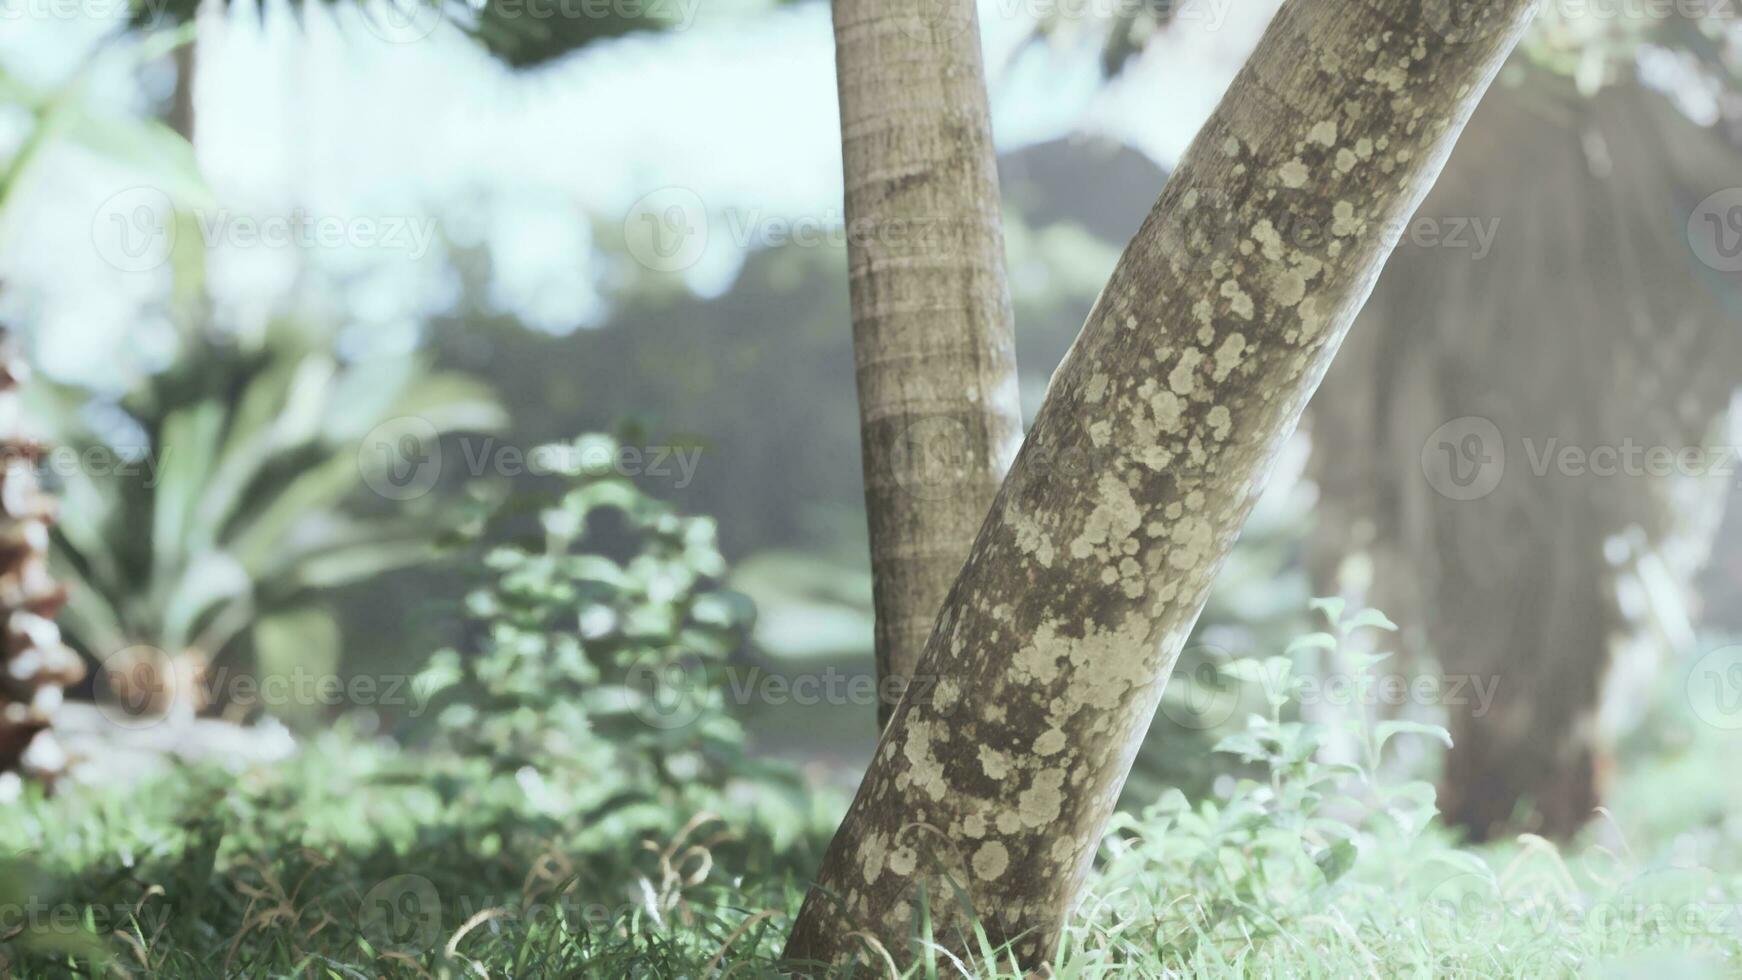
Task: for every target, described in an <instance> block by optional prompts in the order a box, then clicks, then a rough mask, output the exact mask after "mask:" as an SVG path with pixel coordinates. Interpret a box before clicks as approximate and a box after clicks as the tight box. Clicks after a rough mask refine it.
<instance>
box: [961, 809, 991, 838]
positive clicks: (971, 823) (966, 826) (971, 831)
mask: <svg viewBox="0 0 1742 980" xmlns="http://www.w3.org/2000/svg"><path fill="white" fill-rule="evenodd" d="M962 833H964V834H966V835H968V836H969V837H972V838H974V839H975V840H979V839H980V838H982V837H984V836H986V818H985V817H983V816H981V815H980V814H978V813H970V814H968V815H967V816H966V817H964V818H963V819H962Z"/></svg>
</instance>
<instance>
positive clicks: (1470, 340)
mask: <svg viewBox="0 0 1742 980" xmlns="http://www.w3.org/2000/svg"><path fill="white" fill-rule="evenodd" d="M1527 78H1528V82H1527V83H1526V84H1523V85H1520V86H1518V87H1517V88H1509V89H1507V90H1506V91H1496V92H1495V93H1494V94H1493V96H1491V97H1490V98H1489V99H1488V100H1486V101H1485V102H1484V103H1483V105H1482V107H1481V109H1479V110H1478V111H1477V112H1476V114H1475V117H1474V118H1473V119H1472V120H1471V122H1470V126H1469V129H1468V130H1467V131H1466V132H1465V134H1464V138H1463V140H1462V141H1461V142H1460V143H1459V144H1458V150H1457V152H1456V153H1454V154H1453V155H1452V158H1451V160H1450V162H1449V163H1448V164H1447V165H1446V170H1445V173H1444V174H1443V175H1442V176H1441V178H1440V181H1439V183H1438V185H1437V186H1436V187H1435V188H1434V191H1433V193H1432V194H1431V195H1429V196H1428V198H1427V201H1426V203H1425V204H1424V205H1423V207H1422V210H1421V214H1420V216H1419V218H1418V223H1419V224H1420V225H1422V226H1423V227H1426V228H1428V229H1430V230H1432V231H1433V232H1434V233H1435V234H1436V235H1437V236H1438V237H1437V238H1435V239H1427V240H1426V241H1424V243H1423V244H1422V245H1418V246H1411V245H1405V246H1402V247H1400V248H1399V249H1398V250H1397V253H1396V254H1395V255H1394V256H1393V257H1392V259H1391V261H1390V262H1389V263H1388V264H1387V265H1386V268H1385V274H1384V275H1383V276H1382V277H1381V278H1380V280H1379V285H1378V287H1377V288H1376V289H1375V290H1374V293H1373V298H1372V300H1371V301H1370V302H1369V303H1368V304H1367V307H1366V309H1365V310H1364V311H1363V312H1362V314H1361V318H1360V322H1359V323H1358V325H1357V326H1356V328H1355V332H1354V335H1353V336H1352V337H1351V339H1350V341H1349V343H1348V344H1347V345H1346V346H1345V347H1344V350H1343V352H1342V354H1341V355H1339V356H1338V358H1337V361H1336V363H1335V364H1334V365H1333V366H1332V368H1331V371H1330V374H1329V376H1328V377H1327V383H1326V384H1325V386H1324V388H1323V389H1322V390H1321V391H1320V392H1319V394H1318V396H1317V397H1315V398H1314V399H1313V403H1312V406H1311V408H1310V410H1309V413H1308V416H1309V423H1308V424H1309V425H1310V426H1311V429H1312V442H1313V458H1312V468H1311V475H1312V478H1313V480H1314V481H1315V482H1316V483H1317V484H1318V485H1319V487H1320V490H1321V497H1320V501H1321V502H1320V505H1319V508H1318V512H1317V515H1316V516H1317V520H1316V521H1315V526H1314V528H1313V551H1314V552H1315V553H1316V554H1315V561H1314V562H1313V565H1314V568H1313V573H1314V578H1315V584H1316V587H1317V589H1318V591H1319V593H1320V594H1327V593H1332V592H1336V593H1340V594H1346V595H1348V596H1349V597H1350V598H1351V599H1352V600H1354V601H1356V602H1359V603H1362V604H1367V605H1374V606H1377V607H1379V608H1381V609H1384V610H1385V611H1386V613H1387V614H1389V615H1390V616H1391V617H1392V618H1393V619H1394V620H1396V621H1397V623H1398V624H1399V626H1401V627H1402V640H1403V642H1404V645H1405V649H1404V652H1405V653H1407V654H1410V655H1411V660H1412V664H1411V669H1414V668H1415V667H1416V666H1417V665H1419V664H1422V663H1423V660H1418V659H1416V658H1417V657H1424V658H1425V656H1426V655H1431V657H1432V659H1433V661H1434V662H1436V663H1437V665H1438V668H1439V669H1440V670H1443V671H1444V673H1445V674H1447V675H1449V676H1450V677H1451V678H1453V683H1459V682H1463V683H1464V684H1465V686H1464V690H1466V691H1468V690H1470V689H1471V688H1472V687H1473V686H1474V685H1478V684H1479V685H1483V686H1485V687H1487V688H1488V689H1489V690H1491V691H1492V700H1491V702H1490V701H1484V700H1480V699H1477V698H1473V697H1468V696H1465V697H1461V698H1458V699H1457V700H1456V703H1450V704H1445V705H1435V706H1428V707H1429V708H1430V709H1437V708H1443V709H1444V710H1445V712H1446V715H1447V717H1446V719H1445V720H1446V722H1447V724H1448V725H1449V727H1450V728H1451V731H1452V736H1453V744H1452V748H1451V750H1450V752H1449V753H1448V755H1447V758H1446V767H1445V774H1444V777H1443V779H1442V782H1441V787H1440V807H1441V810H1442V812H1443V813H1444V814H1445V817H1446V820H1447V822H1448V823H1450V824H1452V825H1454V826H1459V827H1461V828H1462V829H1464V830H1465V831H1466V832H1467V833H1468V834H1469V835H1470V836H1471V837H1473V838H1476V839H1486V838H1488V837H1491V836H1494V835H1496V834H1498V833H1502V832H1516V831H1522V830H1530V831H1533V832H1536V833H1541V834H1547V835H1550V836H1555V837H1566V836H1570V835H1571V834H1573V833H1574V832H1575V831H1577V830H1578V829H1579V828H1580V827H1581V826H1583V825H1584V823H1585V822H1586V821H1587V820H1589V819H1591V817H1592V815H1593V812H1594V810H1595V808H1596V807H1597V806H1599V805H1600V804H1601V803H1602V800H1603V784H1604V782H1605V778H1604V777H1605V775H1606V772H1607V770H1608V769H1609V768H1610V767H1609V766H1608V764H1607V760H1608V757H1609V755H1610V752H1609V748H1610V745H1611V744H1612V743H1613V741H1614V740H1615V738H1616V737H1617V736H1618V735H1621V734H1624V733H1625V732H1626V731H1627V729H1628V728H1629V727H1630V726H1631V723H1632V722H1633V721H1634V720H1635V718H1636V716H1637V715H1639V714H1640V713H1641V712H1643V710H1644V709H1645V700H1646V699H1644V698H1642V697H1640V692H1641V691H1643V690H1646V689H1647V688H1648V687H1649V685H1650V684H1651V683H1652V680H1653V678H1654V676H1655V675H1656V674H1657V672H1658V667H1659V666H1660V664H1661V662H1662V661H1663V659H1664V657H1663V655H1664V653H1666V652H1669V651H1680V650H1686V649H1688V648H1689V647H1691V646H1692V644H1693V642H1694V637H1693V631H1692V628H1691V622H1692V620H1693V619H1694V613H1695V611H1696V609H1695V606H1696V603H1695V600H1694V592H1695V589H1694V578H1695V575H1696V573H1697V572H1698V571H1699V569H1700V566H1701V565H1702V564H1703V562H1704V560H1705V557H1706V551H1707V548H1708V546H1709V543H1710V541H1711V540H1712V537H1713V534H1714V532H1715V529H1716V523H1717V518H1718V517H1719V515H1720V513H1721V509H1722V505H1723V503H1724V500H1725V496H1726V495H1727V493H1728V491H1729V484H1730V480H1729V479H1727V478H1726V477H1725V476H1724V475H1722V474H1720V473H1716V472H1713V473H1709V474H1705V475H1703V476H1699V475H1694V474H1683V475H1679V476H1678V475H1671V474H1667V473H1666V474H1661V475H1647V474H1643V473H1638V472H1635V473H1633V474H1631V475H1628V474H1612V475H1610V476H1606V477H1604V476H1596V475H1593V474H1591V473H1587V472H1575V473H1567V472H1556V471H1555V470H1554V469H1553V468H1550V469H1549V470H1547V471H1545V472H1537V471H1536V468H1535V465H1534V464H1533V460H1532V455H1533V453H1534V454H1535V455H1537V456H1541V457H1545V458H1546V457H1547V456H1550V455H1552V453H1551V451H1550V450H1549V449H1548V448H1547V447H1549V446H1550V445H1551V444H1552V445H1554V446H1556V448H1557V449H1558V448H1561V447H1574V448H1576V449H1580V450H1585V451H1590V450H1592V449H1594V448H1596V447H1619V446H1624V445H1628V444H1632V445H1634V446H1638V447H1642V448H1643V447H1663V448H1665V449H1668V450H1674V451H1676V452H1677V453H1679V452H1680V451H1681V450H1683V449H1684V448H1694V449H1698V448H1699V447H1703V446H1712V445H1732V444H1733V442H1732V439H1731V437H1728V436H1719V437H1716V438H1714V437H1713V436H1712V429H1713V426H1714V423H1715V422H1716V421H1717V420H1719V419H1721V418H1722V417H1723V415H1724V414H1725V413H1726V411H1727V409H1728V406H1729V403H1730V398H1731V392H1732V391H1733V390H1734V388H1735V386H1736V377H1737V373H1738V372H1737V370H1736V365H1737V364H1738V362H1739V361H1742V335H1739V334H1738V332H1737V330H1736V328H1735V313H1734V312H1733V311H1734V310H1735V309H1736V306H1735V304H1736V303H1737V299H1738V292H1737V289H1736V287H1735V286H1734V285H1731V284H1728V283H1726V282H1724V280H1723V278H1722V277H1721V276H1717V275H1714V274H1713V271H1712V270H1711V269H1709V268H1707V267H1705V266H1703V265H1701V264H1699V263H1698V262H1697V261H1694V260H1693V258H1692V257H1691V256H1690V255H1689V251H1688V241H1687V235H1688V231H1687V216H1688V214H1689V212H1690V210H1691V209H1692V208H1693V206H1694V205H1695V203H1696V202H1698V201H1700V200H1701V199H1702V198H1704V197H1706V195H1708V194H1710V193H1711V192H1712V191H1713V190H1715V189H1717V188H1721V187H1724V186H1726V185H1727V184H1729V183H1733V182H1734V180H1735V175H1736V174H1737V173H1739V172H1742V159H1739V158H1738V155H1737V153H1736V152H1735V151H1734V150H1733V149H1732V148H1730V147H1727V146H1724V145H1723V144H1722V142H1721V141H1720V140H1719V139H1718V138H1717V137H1716V134H1715V133H1714V132H1713V131H1712V130H1710V129H1708V128H1705V127H1701V126H1699V125H1697V124H1696V123H1694V122H1692V121H1691V120H1689V119H1688V118H1687V117H1686V116H1684V115H1682V114H1681V113H1680V112H1679V111H1678V110H1677V109H1676V108H1675V106H1674V105H1672V104H1671V103H1670V101H1669V100H1668V99H1667V98H1665V97H1663V96H1662V95H1659V94H1658V93H1655V92H1652V91H1649V90H1648V89H1646V88H1645V87H1644V86H1643V85H1640V84H1638V83H1635V82H1622V83H1619V84H1616V85H1613V86H1611V87H1609V88H1606V89H1604V90H1603V91H1602V92H1599V93H1597V94H1595V95H1585V94H1581V93H1579V92H1577V91H1576V90H1575V89H1574V87H1573V85H1572V83H1571V82H1570V81H1567V80H1564V79H1560V78H1558V77H1556V76H1554V75H1551V74H1549V73H1547V72H1542V71H1540V70H1537V71H1535V72H1534V74H1532V75H1530V76H1527ZM1469 219H1475V220H1476V221H1482V222H1494V224H1493V225H1492V226H1491V227H1492V232H1491V234H1492V239H1491V244H1492V250H1491V251H1488V252H1486V253H1485V254H1478V253H1475V252H1472V251H1471V250H1470V249H1469V248H1468V247H1467V245H1466V247H1463V248H1460V247H1455V245H1450V246H1449V245H1448V243H1447V242H1446V241H1444V240H1442V239H1443V238H1444V237H1445V236H1446V235H1447V233H1448V230H1450V229H1455V228H1456V227H1457V225H1456V224H1454V223H1455V222H1462V221H1466V220H1469ZM1539 229H1549V230H1550V231H1551V233H1550V234H1546V235H1545V234H1542V233H1541V232H1540V231H1539ZM1464 237H1465V238H1466V239H1468V238H1469V237H1470V236H1469V235H1467V234H1466V235H1465V236H1464ZM1427 242H1434V244H1431V245H1430V244H1427ZM1569 263H1570V266H1571V267H1572V268H1576V269H1578V270H1579V274H1578V275H1567V274H1565V272H1564V269H1563V268H1562V266H1563V265H1566V264H1569ZM1471 437H1475V439H1474V441H1473V442H1472V441H1467V440H1469V439H1470V438H1471ZM1448 447H1449V448H1448ZM1448 451H1449V452H1451V453H1452V458H1451V459H1449V460H1448V458H1447V456H1446V453H1447V452H1448ZM1448 463H1450V464H1455V465H1456V466H1457V467H1458V468H1459V473H1458V475H1459V477H1460V478H1461V481H1462V485H1460V484H1459V483H1458V482H1454V481H1452V480H1451V477H1452V476H1453V471H1452V470H1451V469H1450V468H1449V467H1448ZM1439 467H1448V468H1445V469H1440V468H1439ZM1714 469H1716V468H1714ZM1353 555H1359V556H1360V557H1361V559H1362V560H1358V561H1354V562H1350V561H1348V560H1347V559H1348V558H1349V557H1350V556H1353ZM1624 600H1625V601H1624ZM1465 679H1468V680H1467V681H1465ZM1448 689H1449V688H1448ZM1435 720H1436V721H1437V720H1438V719H1435Z"/></svg>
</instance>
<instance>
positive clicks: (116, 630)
mask: <svg viewBox="0 0 1742 980" xmlns="http://www.w3.org/2000/svg"><path fill="white" fill-rule="evenodd" d="M189 343H190V345H191V346H192V349H191V350H190V351H189V352H188V354H187V355H186V356H184V357H183V358H182V359H181V361H180V363H179V364H178V365H177V366H176V367H174V368H172V369H171V370H169V371H166V372H164V373H162V374H159V375H155V376H152V377H150V378H148V379H147V380H146V381H145V383H144V384H143V385H142V386H141V387H139V388H138V389H137V390H135V391H133V392H130V393H129V394H127V395H126V396H125V397H123V398H121V399H119V400H118V401H115V402H113V403H107V402H103V401H101V400H97V401H93V400H92V397H91V394H90V393H89V392H86V391H82V390H70V389H60V390H58V392H57V394H58V396H59V400H60V402H61V404H60V405H59V406H58V407H54V408H50V409H49V410H46V411H44V412H43V413H42V414H43V416H44V417H45V418H51V419H54V420H57V422H58V423H59V426H60V429H61V431H58V432H57V433H56V438H57V440H58V441H59V442H61V443H62V444H64V445H65V446H68V447H70V448H71V449H72V450H73V452H70V453H67V454H66V460H67V461H68V462H69V463H70V462H72V461H74V460H75V459H76V465H66V466H57V467H55V468H54V469H55V472H56V473H57V474H58V475H59V477H60V478H61V479H62V480H63V481H64V487H65V498H66V509H65V515H64V518H63V520H62V522H61V524H60V526H59V527H58V528H57V530H56V534H55V547H56V559H57V561H56V570H57V572H58V573H59V574H60V575H61V576H62V577H63V578H64V579H65V581H66V582H67V583H68V585H69V586H70V590H71V596H70V601H69V604H68V606H67V610H66V616H65V625H66V628H67V630H68V634H69V637H70V638H71V639H72V640H73V642H74V645H75V646H77V647H78V648H80V649H81V650H83V651H84V652H85V653H86V654H87V655H89V656H91V657H92V658H94V659H96V660H98V661H99V662H102V663H103V664H104V671H103V674H102V676H101V677H100V678H99V680H100V681H105V682H107V684H108V685H110V686H111V687H112V688H113V690H114V693H115V694H117V695H119V696H120V697H121V699H122V702H123V705H124V706H125V708H126V709H127V710H128V711H131V712H135V713H140V714H148V715H155V714H159V713H162V712H165V711H169V710H171V709H172V708H180V709H183V710H184V711H185V710H192V709H197V708H198V707H199V705H200V703H201V701H202V695H201V691H200V688H201V684H200V675H201V672H202V671H203V670H204V669H205V666H206V665H207V664H208V663H210V662H211V661H212V660H214V659H215V658H218V657H221V656H224V655H226V654H228V653H229V652H231V651H232V650H233V649H234V648H236V647H238V646H241V645H245V644H248V643H250V642H251V641H255V640H257V639H258V638H259V637H260V636H261V634H262V632H263V627H276V630H274V632H275V634H276V635H277V636H284V635H286V634H287V633H289V634H290V635H291V636H292V638H293V639H292V642H295V634H296V626H295V624H299V623H307V622H309V621H310V620H309V617H306V616H298V615H296V614H297V613H299V612H302V611H304V610H306V609H307V608H308V607H309V606H310V604H311V602H312V601H313V600H314V599H316V598H317V597H318V596H319V595H320V594H321V593H322V592H324V591H326V590H330V589H334V588H338V587H340V586H345V585H350V584H353V583H357V582H360V581H362V580H365V579H368V578H370V577H372V576H376V575H379V574H381V573H383V572H387V571H390V570H393V569H397V568H402V567H404V566H407V565H411V564H414V563H417V562H419V561H422V560H426V559H428V558H430V557H431V556H433V555H434V554H435V553H436V552H437V550H438V547H439V545H440V543H441V541H442V538H443V536H444V534H445V533H447V531H449V530H450V529H451V528H452V527H453V525H454V523H455V521H456V520H457V519H458V512H457V511H456V510H455V509H454V508H453V507H451V506H448V502H449V501H451V499H452V498H451V495H447V494H442V493H436V492H433V491H434V490H435V489H436V488H435V487H434V486H433V483H432V485H431V486H429V487H423V486H421V485H420V486H418V487H414V488H413V489H414V490H417V491H424V490H428V491H431V492H419V493H413V494H407V493H402V492H398V490H399V489H400V488H401V486H402V485H400V484H394V483H392V482H385V481H384V480H383V479H382V477H384V476H387V475H389V474H387V473H384V471H383V467H385V468H387V469H388V470H392V469H394V468H396V467H397V468H399V469H400V470H403V469H404V467H406V466H418V465H420V461H421V464H422V465H424V466H426V467H427V466H428V465H429V464H431V463H432V462H433V463H434V464H435V469H439V468H440V467H439V463H440V455H439V453H440V448H439V446H438V445H436V444H435V440H436V439H439V437H440V436H442V435H444V434H449V433H454V432H458V431H483V430H488V429H493V428H496V427H497V426H499V425H500V424H501V423H502V422H503V416H502V412H501V409H500V408H499V407H498V405H497V403H496V401H495V400H494V398H493V397H492V395H491V393H490V392H489V390H488V388H487V387H486V386H485V385H484V384H483V383H482V382H479V381H477V380H474V379H472V378H469V377H466V376H463V375H458V374H453V373H444V372H436V371H433V370H431V368H430V366H429V365H428V363H427V362H425V361H423V360H420V359H417V358H396V359H375V360H369V361H355V362H346V361H342V360H341V359H339V358H338V357H336V356H335V355H334V354H333V353H332V352H331V351H330V348H329V346H328V345H326V344H325V343H323V342H322V340H321V338H320V332H319V331H315V332H304V331H300V330H297V329H295V328H292V327H290V326H281V327H278V328H275V329H273V330H271V331H268V333H267V334H266V336H265V337H264V339H262V340H260V341H259V342H257V343H255V344H252V345H249V344H246V343H243V342H238V341H236V340H234V339H231V338H225V337H222V336H218V335H212V334H206V335H203V336H201V335H194V336H191V337H190V339H189ZM399 432H408V433H415V434H416V435H415V438H416V440H417V441H418V445H416V446H412V447H406V446H405V445H404V439H403V438H401V437H400V436H398V435H391V434H393V433H399ZM384 433H387V434H390V435H389V436H384V435H383V434H384ZM378 444H380V445H378ZM370 446H376V448H378V449H383V450H384V451H385V452H372V451H369V447H370ZM398 453H406V454H409V455H407V456H405V457H403V458H395V454H398ZM418 454H422V455H418ZM451 469H452V468H451V467H450V470H451ZM420 472H430V471H429V470H427V469H425V470H422V471H420ZM372 487H373V488H380V490H381V492H378V493H377V492H372V491H371V488H372ZM317 622H321V623H325V621H324V620H317ZM329 629H330V628H329Z"/></svg>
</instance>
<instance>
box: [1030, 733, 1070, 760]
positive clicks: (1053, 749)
mask: <svg viewBox="0 0 1742 980" xmlns="http://www.w3.org/2000/svg"><path fill="white" fill-rule="evenodd" d="M1064 747H1065V733H1064V731H1063V730H1062V729H1058V728H1049V729H1047V730H1046V731H1044V732H1042V733H1041V734H1040V737H1039V738H1037V739H1035V740H1034V754H1035V755H1057V754H1058V753H1059V752H1060V751H1061V750H1063V749H1064Z"/></svg>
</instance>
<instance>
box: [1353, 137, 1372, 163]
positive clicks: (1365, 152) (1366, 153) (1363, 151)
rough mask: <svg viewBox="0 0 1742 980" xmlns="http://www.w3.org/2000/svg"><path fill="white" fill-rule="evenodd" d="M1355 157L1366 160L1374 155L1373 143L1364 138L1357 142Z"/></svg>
mask: <svg viewBox="0 0 1742 980" xmlns="http://www.w3.org/2000/svg"><path fill="white" fill-rule="evenodd" d="M1355 155H1356V156H1358V157H1360V158H1361V159H1363V160H1365V159H1367V158H1368V157H1371V156H1372V155H1373V141H1372V140H1370V139H1368V138H1367V137H1365V136H1363V137H1361V138H1360V139H1358V140H1356V141H1355Z"/></svg>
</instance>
